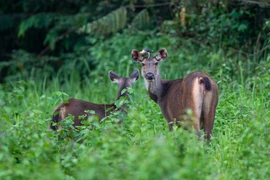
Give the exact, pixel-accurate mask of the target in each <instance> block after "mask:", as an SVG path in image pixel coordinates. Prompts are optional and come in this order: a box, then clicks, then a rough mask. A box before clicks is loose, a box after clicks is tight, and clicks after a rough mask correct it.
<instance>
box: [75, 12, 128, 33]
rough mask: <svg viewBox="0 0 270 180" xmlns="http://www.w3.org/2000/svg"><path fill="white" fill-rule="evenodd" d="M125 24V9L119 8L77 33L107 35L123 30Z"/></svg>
mask: <svg viewBox="0 0 270 180" xmlns="http://www.w3.org/2000/svg"><path fill="white" fill-rule="evenodd" d="M126 23H127V9H126V8H125V7H120V8H119V9H117V10H115V11H112V12H111V13H109V14H108V15H106V16H104V17H102V18H100V19H98V20H96V21H93V22H91V23H88V24H86V25H84V26H83V27H81V28H80V29H79V30H78V32H79V33H87V34H97V35H108V34H111V33H116V32H117V31H118V30H120V29H123V28H124V27H125V26H126Z"/></svg>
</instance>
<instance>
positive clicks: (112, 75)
mask: <svg viewBox="0 0 270 180" xmlns="http://www.w3.org/2000/svg"><path fill="white" fill-rule="evenodd" d="M109 78H110V80H111V81H112V82H115V83H117V82H118V81H119V79H120V77H119V76H118V74H117V73H116V72H113V71H109Z"/></svg>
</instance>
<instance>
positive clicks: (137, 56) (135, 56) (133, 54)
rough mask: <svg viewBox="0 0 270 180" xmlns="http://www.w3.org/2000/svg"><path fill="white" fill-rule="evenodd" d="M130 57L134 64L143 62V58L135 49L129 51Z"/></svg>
mask: <svg viewBox="0 0 270 180" xmlns="http://www.w3.org/2000/svg"><path fill="white" fill-rule="evenodd" d="M131 57H132V59H133V60H134V61H135V62H141V61H143V56H142V54H141V53H140V51H138V50H137V49H133V50H132V51H131Z"/></svg>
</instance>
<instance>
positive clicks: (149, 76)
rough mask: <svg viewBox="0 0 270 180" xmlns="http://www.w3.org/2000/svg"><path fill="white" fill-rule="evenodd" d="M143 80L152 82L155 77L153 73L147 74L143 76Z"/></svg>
mask: <svg viewBox="0 0 270 180" xmlns="http://www.w3.org/2000/svg"><path fill="white" fill-rule="evenodd" d="M145 78H146V79H147V80H149V81H152V80H153V79H155V75H154V74H153V73H147V74H146V75H145Z"/></svg>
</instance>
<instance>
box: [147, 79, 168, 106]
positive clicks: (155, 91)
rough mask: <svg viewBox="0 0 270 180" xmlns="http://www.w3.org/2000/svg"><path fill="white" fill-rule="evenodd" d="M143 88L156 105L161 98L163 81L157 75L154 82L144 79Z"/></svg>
mask: <svg viewBox="0 0 270 180" xmlns="http://www.w3.org/2000/svg"><path fill="white" fill-rule="evenodd" d="M144 83H145V87H146V89H147V91H148V93H149V96H150V98H151V99H152V100H153V101H155V102H156V103H157V102H158V100H159V99H160V98H161V95H162V91H163V81H162V79H161V78H160V76H159V75H157V76H156V78H155V79H154V80H152V81H151V82H149V81H148V80H146V79H144Z"/></svg>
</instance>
